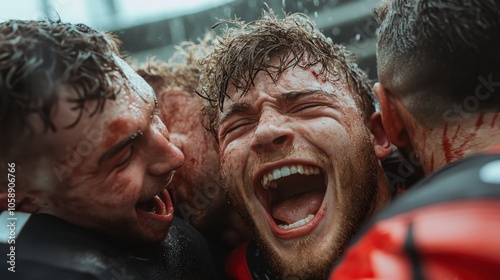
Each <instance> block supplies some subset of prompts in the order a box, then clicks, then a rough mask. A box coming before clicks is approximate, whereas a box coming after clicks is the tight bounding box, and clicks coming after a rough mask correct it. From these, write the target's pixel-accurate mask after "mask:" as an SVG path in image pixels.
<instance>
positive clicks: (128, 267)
mask: <svg viewBox="0 0 500 280" xmlns="http://www.w3.org/2000/svg"><path fill="white" fill-rule="evenodd" d="M14 245H15V257H14V259H15V262H14V264H15V268H14V270H15V272H12V271H9V267H11V264H12V263H10V264H9V263H8V262H9V258H10V257H9V255H8V254H9V251H10V246H12V244H8V243H0V248H1V257H0V260H1V262H2V271H1V272H0V276H1V277H0V279H5V280H7V279H50V280H54V279H65V280H67V279H96V280H97V279H106V280H121V279H123V280H125V279H127V280H140V279H162V280H165V279H182V280H185V279H215V274H214V269H213V266H212V262H211V259H210V255H209V253H208V248H207V245H206V243H205V241H204V239H203V238H202V237H201V235H199V233H198V232H196V231H195V230H194V229H193V228H192V227H191V226H189V225H188V224H186V223H185V222H183V221H181V220H179V219H174V221H173V223H172V225H171V227H170V230H169V234H168V236H167V238H166V239H165V240H164V241H163V242H161V243H160V244H157V245H155V246H151V247H140V248H138V247H133V246H131V245H130V244H125V243H121V242H118V241H117V240H114V239H112V238H110V237H108V236H104V235H101V234H99V233H96V232H93V231H90V230H88V229H85V228H81V227H78V226H75V225H73V224H71V223H68V222H66V221H64V220H61V219H59V218H57V217H54V216H51V215H47V214H33V215H31V217H30V218H29V220H28V222H27V223H26V225H25V226H24V227H23V229H22V230H21V232H20V234H19V236H17V238H16V239H15V244H14Z"/></svg>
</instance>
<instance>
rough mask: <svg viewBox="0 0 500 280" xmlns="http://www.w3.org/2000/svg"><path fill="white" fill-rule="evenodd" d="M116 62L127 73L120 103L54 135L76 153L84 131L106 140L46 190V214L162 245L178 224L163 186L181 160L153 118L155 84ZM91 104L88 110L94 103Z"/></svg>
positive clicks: (65, 115) (63, 113)
mask: <svg viewBox="0 0 500 280" xmlns="http://www.w3.org/2000/svg"><path fill="white" fill-rule="evenodd" d="M115 59H116V61H117V64H118V65H119V66H120V67H121V68H122V70H123V72H124V74H125V77H123V78H120V79H121V81H119V82H121V83H120V84H122V85H124V86H122V87H120V88H121V89H120V92H118V93H117V95H116V100H113V101H107V102H106V105H105V107H104V110H103V112H102V113H99V114H95V115H93V116H91V115H89V113H86V114H84V115H83V116H82V119H81V120H80V122H79V123H78V125H77V126H75V127H73V128H71V129H67V130H61V131H62V132H61V134H60V135H59V132H58V134H56V135H58V138H57V141H58V142H57V143H59V144H60V145H61V146H62V147H65V146H68V147H72V149H74V150H76V151H78V145H79V143H82V141H84V140H85V141H87V140H86V139H87V138H85V135H82V134H83V133H82V131H84V130H85V129H84V128H86V129H87V130H88V129H89V128H90V129H91V130H92V129H93V130H96V131H103V135H104V139H105V140H104V141H95V142H93V146H92V152H91V153H88V154H86V155H85V156H81V157H80V160H79V162H78V164H75V165H74V166H71V167H72V172H71V174H70V176H68V177H65V178H64V180H62V181H61V182H60V184H59V185H58V187H56V188H55V189H54V190H46V191H45V192H44V193H42V194H41V196H40V200H41V201H46V202H47V204H46V205H43V208H44V209H43V211H44V212H46V213H50V214H53V215H55V216H58V217H60V218H63V219H65V220H68V221H70V222H72V223H74V224H76V225H79V226H82V227H85V228H90V229H93V230H96V231H99V232H103V233H105V234H108V235H111V236H113V237H115V238H117V239H125V240H133V241H134V242H138V241H143V242H157V241H161V240H163V239H164V238H165V236H166V235H167V233H168V229H169V227H170V223H171V222H172V219H173V205H172V202H171V200H170V196H169V194H168V192H167V190H166V188H167V187H168V186H169V185H170V183H171V181H172V177H173V173H174V172H173V171H174V170H175V169H177V168H178V167H180V166H181V164H182V162H183V160H184V157H183V155H182V153H181V152H180V151H179V149H177V148H176V147H175V146H174V145H172V144H171V143H170V141H169V133H168V131H167V130H166V128H165V125H164V124H163V122H161V120H160V119H159V118H158V116H154V117H152V116H153V115H154V111H155V97H154V93H153V91H152V89H151V87H149V85H148V84H147V83H146V82H145V81H144V80H143V79H142V78H140V77H139V76H138V75H137V74H136V73H135V71H133V70H132V69H131V68H130V67H129V66H128V65H127V64H126V63H125V62H124V61H123V60H121V59H120V58H118V57H116V58H115ZM68 94H70V93H68ZM88 103H89V104H86V106H89V108H93V106H95V104H93V103H92V102H88ZM61 106H72V104H70V103H67V102H66V103H63V104H61ZM89 111H91V110H87V111H86V112H89ZM70 112H71V111H70V110H59V112H58V115H57V116H56V119H57V120H59V121H64V120H67V119H72V117H73V116H70V115H69V114H70ZM47 137H49V136H47ZM52 138H54V137H52ZM37 139H39V138H37ZM43 141H49V140H48V139H45V140H43ZM54 141H55V140H54V139H50V142H51V143H54ZM56 159H57V158H54V160H56Z"/></svg>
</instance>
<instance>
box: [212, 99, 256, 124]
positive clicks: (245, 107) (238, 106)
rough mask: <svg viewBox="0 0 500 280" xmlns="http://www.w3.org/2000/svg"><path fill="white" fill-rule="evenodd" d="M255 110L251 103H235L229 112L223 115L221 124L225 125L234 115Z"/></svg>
mask: <svg viewBox="0 0 500 280" xmlns="http://www.w3.org/2000/svg"><path fill="white" fill-rule="evenodd" d="M252 109H253V106H252V104H249V103H233V104H231V106H230V107H229V109H228V110H227V113H225V114H223V115H222V117H221V119H220V121H219V123H223V122H224V121H225V120H227V119H228V118H230V117H231V116H233V115H236V114H239V113H245V112H248V111H251V110H252Z"/></svg>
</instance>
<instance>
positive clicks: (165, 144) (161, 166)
mask: <svg viewBox="0 0 500 280" xmlns="http://www.w3.org/2000/svg"><path fill="white" fill-rule="evenodd" d="M150 133H151V138H150V140H149V143H148V144H149V145H148V148H149V149H150V151H148V153H150V155H151V162H150V164H149V173H150V174H151V175H154V176H161V175H164V174H166V173H168V172H170V171H172V170H174V169H177V168H179V167H181V166H182V164H183V163H184V155H183V154H182V152H181V150H180V149H179V148H177V147H176V146H175V145H174V144H173V143H172V142H170V135H169V133H168V130H167V128H166V127H165V125H164V124H163V122H162V121H161V120H159V119H157V120H153V122H152V124H151V131H150Z"/></svg>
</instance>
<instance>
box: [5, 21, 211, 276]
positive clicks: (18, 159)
mask: <svg viewBox="0 0 500 280" xmlns="http://www.w3.org/2000/svg"><path fill="white" fill-rule="evenodd" d="M117 49H118V48H117V43H116V41H115V40H114V38H113V37H112V36H109V35H107V34H104V33H101V32H97V31H95V30H93V29H91V28H89V27H88V26H85V25H83V24H79V25H73V24H69V23H62V22H60V21H52V20H45V21H43V20H42V21H21V20H10V21H6V22H2V23H0V53H1V56H2V62H1V63H0V94H1V99H0V111H1V115H0V130H1V131H2V138H1V141H2V143H1V145H0V146H1V151H0V152H1V157H0V159H1V161H2V164H1V166H3V168H4V169H3V172H7V166H8V167H9V169H8V172H9V174H10V175H9V176H7V175H5V176H4V175H2V179H1V180H2V181H1V185H2V189H1V190H0V201H1V202H2V204H1V208H0V210H1V211H2V214H1V215H2V221H3V222H6V221H8V219H7V220H6V218H7V217H10V218H16V219H17V217H19V222H18V224H14V225H13V227H14V229H13V230H12V231H10V232H9V234H5V235H4V233H5V232H4V231H2V235H1V237H2V239H3V237H6V236H8V238H7V239H6V240H2V241H1V242H0V248H2V263H3V264H4V265H5V264H6V263H7V262H6V261H3V260H4V258H5V256H6V253H5V252H7V248H9V251H10V252H12V254H13V256H14V257H7V261H11V264H10V265H11V266H10V267H11V268H12V271H11V270H7V269H2V272H1V273H2V275H3V273H8V275H7V277H6V278H4V276H2V277H0V278H2V279H13V278H15V279H115V278H116V277H122V278H120V279H123V278H125V277H126V278H127V279H129V277H133V278H134V279H143V278H148V279H188V278H193V277H194V278H196V277H198V276H199V277H205V276H207V275H208V277H210V275H213V274H210V273H213V268H212V270H211V266H204V263H205V262H206V263H210V258H209V257H208V258H206V259H204V258H205V257H206V255H204V253H207V248H206V244H205V243H203V242H201V243H199V242H197V241H199V240H197V238H200V239H201V237H200V236H199V235H196V232H194V233H193V231H192V229H191V228H190V227H189V226H188V225H186V224H185V223H179V222H177V221H174V213H173V209H174V208H173V205H172V202H171V199H170V195H169V193H168V191H167V188H168V187H169V186H170V183H171V181H172V178H173V175H174V172H175V169H177V168H178V167H180V166H181V164H182V163H183V160H184V156H183V154H182V153H181V152H180V150H179V149H178V148H177V147H175V146H174V145H173V144H171V143H170V140H169V133H168V131H167V129H166V127H165V125H164V124H163V122H162V121H161V120H160V119H159V117H158V114H157V113H156V112H157V102H156V98H155V95H154V92H153V90H152V89H151V87H150V86H149V85H148V84H147V83H146V82H145V81H144V80H143V79H142V78H140V77H139V76H138V75H137V73H136V72H135V71H133V70H132V68H131V67H130V66H129V65H128V64H126V63H125V62H124V61H123V60H122V59H121V58H120V57H119V54H118V52H117ZM7 178H9V180H8V182H7V181H4V180H6V179H7ZM3 186H8V189H7V187H5V188H3ZM12 194H14V195H12ZM21 212H27V213H35V214H33V215H31V217H29V220H28V221H27V223H26V224H23V223H21V218H22V217H24V215H22V214H21ZM171 225H172V227H171ZM5 228H6V227H5V224H4V223H2V230H4V229H5ZM16 230H17V232H19V231H20V233H16ZM169 230H170V234H169V237H168V238H167V239H165V238H166V237H167V234H168V233H169ZM202 245H204V246H205V247H203V246H202ZM11 246H14V247H11ZM146 247H147V248H148V249H146ZM12 248H14V249H12ZM4 249H5V250H4ZM143 249H144V250H143ZM14 270H15V271H14ZM116 275H118V276H116Z"/></svg>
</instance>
